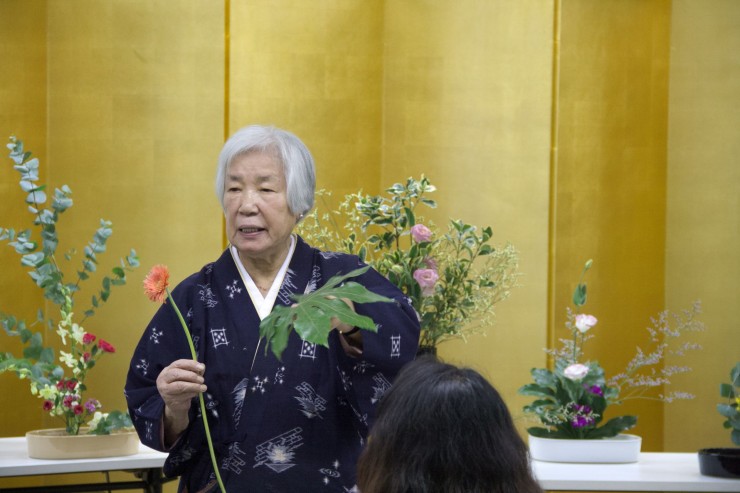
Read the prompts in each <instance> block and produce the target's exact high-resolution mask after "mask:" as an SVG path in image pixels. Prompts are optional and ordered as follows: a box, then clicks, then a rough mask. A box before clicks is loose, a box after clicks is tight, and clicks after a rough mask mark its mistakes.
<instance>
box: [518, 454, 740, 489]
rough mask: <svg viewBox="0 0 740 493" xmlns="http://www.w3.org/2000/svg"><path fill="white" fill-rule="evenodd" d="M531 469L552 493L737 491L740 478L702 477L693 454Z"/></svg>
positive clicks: (545, 464)
mask: <svg viewBox="0 0 740 493" xmlns="http://www.w3.org/2000/svg"><path fill="white" fill-rule="evenodd" d="M532 470H533V472H534V475H535V477H536V478H537V481H538V482H539V483H540V485H541V486H542V488H544V489H545V490H551V491H695V492H697V491H712V492H725V491H735V492H740V478H738V479H729V478H718V477H712V476H702V475H701V474H700V473H699V459H698V456H697V454H696V453H685V454H683V453H682V454H678V453H657V452H652V453H650V452H648V453H641V454H640V459H639V461H638V462H635V463H631V464H569V463H561V462H541V461H532Z"/></svg>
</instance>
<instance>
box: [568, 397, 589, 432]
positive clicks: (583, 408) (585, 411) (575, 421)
mask: <svg viewBox="0 0 740 493" xmlns="http://www.w3.org/2000/svg"><path fill="white" fill-rule="evenodd" d="M570 407H571V409H572V410H573V412H574V413H575V416H573V418H572V419H571V420H570V424H571V426H573V428H583V427H584V426H589V425H592V424H594V418H593V417H592V416H591V412H592V409H591V408H590V407H589V406H587V405H585V404H576V403H571V404H570Z"/></svg>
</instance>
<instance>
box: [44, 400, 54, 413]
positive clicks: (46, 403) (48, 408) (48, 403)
mask: <svg viewBox="0 0 740 493" xmlns="http://www.w3.org/2000/svg"><path fill="white" fill-rule="evenodd" d="M52 409H54V403H53V402H51V401H48V400H47V401H44V411H51V410H52Z"/></svg>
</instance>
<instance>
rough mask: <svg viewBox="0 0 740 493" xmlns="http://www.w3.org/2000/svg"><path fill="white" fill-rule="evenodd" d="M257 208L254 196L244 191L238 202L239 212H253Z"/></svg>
mask: <svg viewBox="0 0 740 493" xmlns="http://www.w3.org/2000/svg"><path fill="white" fill-rule="evenodd" d="M258 210H259V208H258V207H257V200H256V197H255V196H254V194H252V193H249V192H246V193H245V194H244V195H243V196H242V199H241V202H240V203H239V213H240V214H255V213H256V212H257V211H258Z"/></svg>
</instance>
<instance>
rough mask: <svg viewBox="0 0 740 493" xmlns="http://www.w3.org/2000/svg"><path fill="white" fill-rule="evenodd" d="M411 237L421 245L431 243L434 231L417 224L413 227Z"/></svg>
mask: <svg viewBox="0 0 740 493" xmlns="http://www.w3.org/2000/svg"><path fill="white" fill-rule="evenodd" d="M411 237H412V238H413V239H414V241H415V242H417V243H421V242H422V241H429V240H431V239H432V230H430V229H429V228H427V227H426V226H424V225H423V224H415V225H413V226H411Z"/></svg>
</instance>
